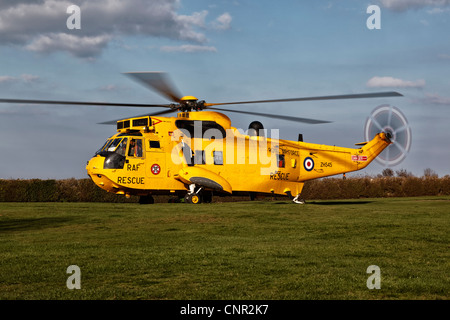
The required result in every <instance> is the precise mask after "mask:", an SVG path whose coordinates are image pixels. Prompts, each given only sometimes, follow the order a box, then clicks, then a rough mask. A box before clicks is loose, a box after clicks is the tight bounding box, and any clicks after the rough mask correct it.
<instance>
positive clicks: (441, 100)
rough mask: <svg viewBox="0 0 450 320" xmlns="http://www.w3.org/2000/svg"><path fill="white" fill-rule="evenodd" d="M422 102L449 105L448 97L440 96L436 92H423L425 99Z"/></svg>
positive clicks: (449, 99)
mask: <svg viewBox="0 0 450 320" xmlns="http://www.w3.org/2000/svg"><path fill="white" fill-rule="evenodd" d="M422 102H424V103H432V104H440V105H447V106H450V98H448V97H442V96H440V95H438V94H436V93H425V99H423V100H422Z"/></svg>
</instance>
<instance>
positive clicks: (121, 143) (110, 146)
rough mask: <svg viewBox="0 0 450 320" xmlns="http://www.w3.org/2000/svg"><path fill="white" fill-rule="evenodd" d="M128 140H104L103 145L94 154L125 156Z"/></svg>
mask: <svg viewBox="0 0 450 320" xmlns="http://www.w3.org/2000/svg"><path fill="white" fill-rule="evenodd" d="M127 142H128V138H115V139H108V140H106V142H105V144H104V145H103V146H102V147H101V148H100V149H99V150H98V151H97V152H96V153H95V154H99V153H101V152H105V151H106V152H116V153H118V154H120V155H122V156H125V152H126V150H127Z"/></svg>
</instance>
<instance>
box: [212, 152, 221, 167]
mask: <svg viewBox="0 0 450 320" xmlns="http://www.w3.org/2000/svg"><path fill="white" fill-rule="evenodd" d="M213 155H214V164H215V165H223V153H222V151H213Z"/></svg>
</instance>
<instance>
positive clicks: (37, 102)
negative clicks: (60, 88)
mask: <svg viewBox="0 0 450 320" xmlns="http://www.w3.org/2000/svg"><path fill="white" fill-rule="evenodd" d="M0 103H24V104H67V105H85V106H108V107H142V108H153V107H159V108H161V107H163V108H164V107H165V108H170V105H168V104H141V103H110V102H88V101H56V100H26V99H0Z"/></svg>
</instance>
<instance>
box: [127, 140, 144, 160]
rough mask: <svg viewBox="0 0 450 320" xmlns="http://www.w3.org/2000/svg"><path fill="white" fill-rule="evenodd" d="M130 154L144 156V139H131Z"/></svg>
mask: <svg viewBox="0 0 450 320" xmlns="http://www.w3.org/2000/svg"><path fill="white" fill-rule="evenodd" d="M128 156H129V157H137V158H142V139H130V149H129V150H128Z"/></svg>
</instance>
